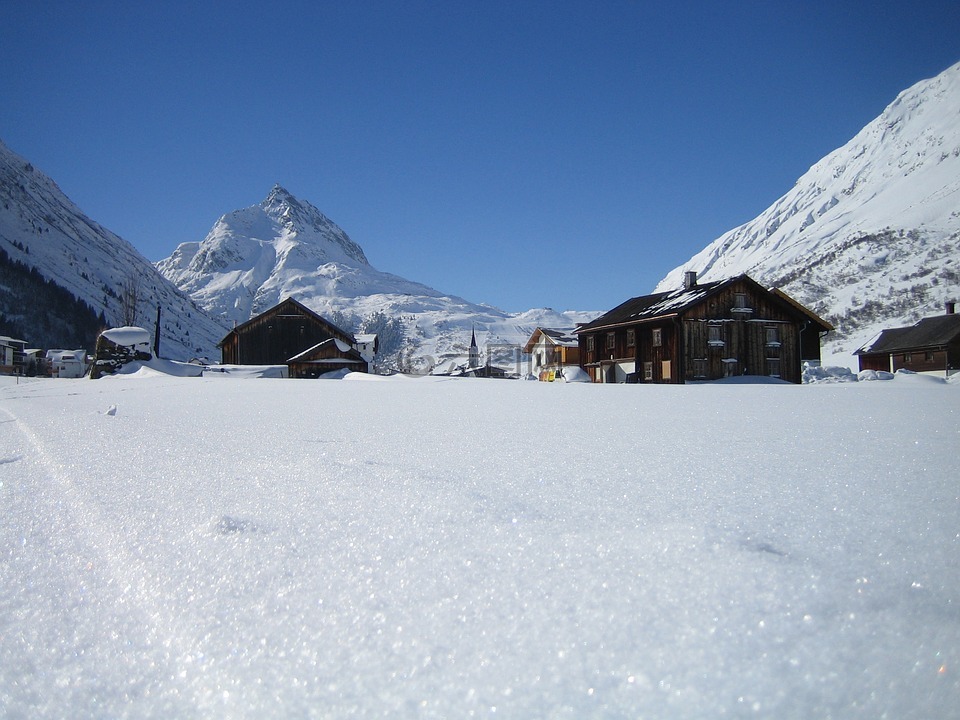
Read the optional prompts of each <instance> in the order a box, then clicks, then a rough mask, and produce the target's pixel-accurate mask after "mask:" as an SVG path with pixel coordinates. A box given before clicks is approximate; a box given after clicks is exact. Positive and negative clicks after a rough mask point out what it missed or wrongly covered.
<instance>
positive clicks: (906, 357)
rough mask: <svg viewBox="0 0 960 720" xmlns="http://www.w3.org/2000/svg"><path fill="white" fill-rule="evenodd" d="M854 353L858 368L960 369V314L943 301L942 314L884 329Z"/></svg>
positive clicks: (948, 371) (947, 373) (938, 372)
mask: <svg viewBox="0 0 960 720" xmlns="http://www.w3.org/2000/svg"><path fill="white" fill-rule="evenodd" d="M854 355H857V356H858V357H859V361H860V370H861V371H863V370H877V371H886V372H896V371H897V370H910V371H912V372H918V373H928V374H936V375H943V376H945V377H946V376H950V375H952V374H953V373H955V372H960V315H957V314H955V312H954V304H953V303H947V312H946V313H945V314H944V315H938V316H934V317H929V318H924V319H923V320H921V321H920V322H918V323H916V324H915V325H911V326H909V327H900V328H890V329H889V330H884V331H883V332H881V333H880V334H879V335H877V336H876V337H875V338H873V339H872V340H871V341H870V342H868V343H867V344H866V345H864V346H863V347H861V348H860V349H858V350H857V351H856V352H855V353H854Z"/></svg>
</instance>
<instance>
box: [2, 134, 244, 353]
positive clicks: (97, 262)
mask: <svg viewBox="0 0 960 720" xmlns="http://www.w3.org/2000/svg"><path fill="white" fill-rule="evenodd" d="M0 248H2V249H3V250H4V251H5V253H6V254H7V256H8V257H9V258H10V259H11V260H12V261H14V262H16V263H20V264H21V265H22V266H24V267H29V268H31V269H32V270H33V271H35V272H36V273H37V274H39V276H41V277H42V278H45V279H46V280H47V281H49V282H53V283H55V284H56V285H57V286H59V287H60V288H63V289H65V290H66V291H67V292H69V293H70V294H72V296H73V297H74V298H76V299H77V300H79V301H82V302H83V303H86V304H87V305H88V306H89V307H90V308H91V309H92V310H93V311H94V313H96V314H97V315H100V314H102V318H103V320H104V321H105V322H106V323H107V324H109V325H120V324H124V321H125V319H126V320H129V317H128V318H124V314H125V313H124V309H123V302H122V300H121V296H122V295H123V291H124V288H134V287H135V288H136V290H137V293H136V295H137V303H136V307H137V312H136V318H135V320H136V321H137V322H138V323H140V324H142V325H143V326H144V327H146V328H149V329H150V330H151V331H152V330H153V328H154V327H155V324H156V315H157V306H158V305H159V306H160V307H161V308H162V312H161V336H160V338H161V339H160V352H161V355H163V356H165V357H168V358H171V359H180V360H184V359H189V358H190V357H192V356H194V355H198V354H202V355H209V354H213V353H214V352H215V350H216V345H217V343H218V342H219V341H220V340H221V339H222V338H223V336H224V335H225V334H226V332H227V329H225V328H227V327H228V326H225V325H220V324H218V323H217V322H216V321H215V320H213V319H212V318H211V317H210V316H209V315H208V314H207V313H206V312H205V311H204V310H202V309H201V308H199V307H198V306H197V305H196V304H195V303H194V302H193V301H192V300H191V299H190V298H189V297H187V295H185V294H184V293H182V292H181V291H180V290H178V289H177V288H176V287H175V286H174V285H173V284H172V283H170V282H169V281H168V280H166V279H165V278H164V277H162V276H161V275H160V274H159V273H158V272H157V271H156V269H155V268H154V266H153V264H152V263H151V262H150V261H149V260H147V259H146V258H144V257H143V256H142V255H140V253H138V252H137V251H136V250H135V249H134V247H133V246H132V245H131V244H130V243H128V242H127V241H126V240H124V239H123V238H121V237H119V236H118V235H116V234H114V233H112V232H110V231H109V230H107V229H106V228H104V227H102V226H101V225H99V224H98V223H96V222H94V221H93V220H91V219H90V218H88V217H87V216H86V215H85V214H84V213H83V212H82V211H81V210H80V209H79V208H78V207H77V206H76V205H74V204H73V202H71V201H70V199H69V198H67V196H66V195H64V194H63V192H62V191H61V190H60V188H59V187H57V185H56V183H54V182H53V180H51V179H50V178H49V177H47V176H46V175H44V174H43V173H42V172H40V171H39V170H37V169H36V168H34V167H33V165H32V164H31V163H30V162H28V161H27V160H26V159H24V158H22V157H21V156H19V155H17V154H16V153H14V152H13V151H11V150H10V149H9V148H7V146H6V145H4V144H3V143H2V142H0ZM127 314H128V315H129V313H127ZM21 325H23V323H21ZM30 332H31V328H30V327H26V328H24V334H25V335H28V337H24V338H23V339H25V340H27V342H28V343H31V342H33V343H35V342H37V340H36V339H34V338H32V337H29V335H30ZM87 349H88V350H93V348H92V347H90V348H87Z"/></svg>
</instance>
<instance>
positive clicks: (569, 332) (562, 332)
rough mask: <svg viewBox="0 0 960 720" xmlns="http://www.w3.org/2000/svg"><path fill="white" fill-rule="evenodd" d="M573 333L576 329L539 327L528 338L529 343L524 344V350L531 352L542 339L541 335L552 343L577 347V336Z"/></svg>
mask: <svg viewBox="0 0 960 720" xmlns="http://www.w3.org/2000/svg"><path fill="white" fill-rule="evenodd" d="M573 333H574V331H573V329H572V328H569V329H557V328H543V327H538V328H537V329H536V330H534V331H533V334H532V335H531V336H530V339H529V340H527V344H526V345H524V346H523V351H524V352H525V353H529V352H531V351H532V350H533V346H534V345H536V344H537V343H538V342H539V341H540V338H541V337H542V338H545V339H546V340H547V342H549V343H550V344H551V345H558V346H561V347H577V345H578V342H577V337H576V335H574V334H573Z"/></svg>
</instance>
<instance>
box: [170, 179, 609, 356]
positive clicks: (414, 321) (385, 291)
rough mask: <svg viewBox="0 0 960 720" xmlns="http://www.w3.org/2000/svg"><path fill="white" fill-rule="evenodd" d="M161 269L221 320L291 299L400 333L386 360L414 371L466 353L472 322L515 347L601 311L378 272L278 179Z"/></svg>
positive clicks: (486, 336)
mask: <svg viewBox="0 0 960 720" xmlns="http://www.w3.org/2000/svg"><path fill="white" fill-rule="evenodd" d="M156 267H157V269H158V270H159V271H160V273H161V274H163V275H164V276H165V277H166V278H168V279H169V280H170V281H171V282H173V283H174V284H176V285H177V286H178V287H179V288H180V289H182V290H183V291H184V292H186V293H188V294H189V295H190V296H191V297H192V298H193V299H194V300H195V301H196V302H197V303H198V304H200V305H201V306H202V307H204V308H205V309H206V310H207V312H209V313H211V314H212V315H214V316H216V317H218V318H219V319H220V320H221V322H226V323H240V322H245V321H246V320H248V319H249V318H250V317H251V316H253V315H256V314H257V313H260V312H263V311H264V310H266V309H268V308H269V307H272V306H274V305H276V304H277V303H278V302H280V301H281V300H282V299H284V298H286V297H294V298H296V299H297V300H298V301H300V302H302V303H303V304H304V305H306V306H307V307H309V308H311V309H312V310H314V311H316V312H318V313H320V314H321V315H325V316H328V317H331V318H335V319H336V320H338V321H339V322H340V324H343V325H345V326H349V327H348V329H351V330H354V331H357V330H364V331H366V332H378V333H380V334H384V335H389V336H391V337H395V338H396V343H395V344H394V346H393V347H390V348H387V352H386V353H385V357H383V358H381V366H384V367H388V368H393V369H403V370H410V371H420V372H422V371H426V370H431V369H435V368H437V367H438V366H446V365H449V364H451V363H452V364H454V365H455V364H457V363H458V362H459V361H460V360H461V359H465V358H466V357H467V355H468V352H469V347H468V343H469V337H470V332H471V330H472V329H473V328H474V327H475V328H476V329H477V333H478V336H479V339H480V342H481V343H482V344H484V345H497V346H503V347H506V346H510V345H513V346H517V345H522V344H523V343H525V342H526V340H527V339H528V338H529V336H530V335H531V334H532V333H533V330H534V329H535V327H536V326H537V325H538V324H545V323H548V322H550V323H552V324H556V323H557V322H559V323H560V324H561V325H563V326H565V327H571V328H572V327H573V325H574V324H575V323H576V322H580V321H583V320H585V319H589V318H590V317H592V316H593V315H594V314H595V313H592V312H588V313H577V312H572V313H568V314H566V315H564V314H563V313H556V312H554V311H552V310H549V309H540V310H539V311H538V310H528V311H526V312H524V313H507V312H505V311H503V310H501V309H499V308H496V307H493V306H491V305H485V304H480V303H473V302H471V301H469V300H466V299H464V298H461V297H458V296H456V295H451V294H448V293H444V292H441V291H439V290H436V289H434V288H432V287H429V286H427V285H424V284H423V283H418V282H415V281H412V280H407V279H405V278H402V277H400V276H398V275H394V274H392V273H388V272H383V271H380V270H378V269H376V268H375V267H373V266H372V265H371V264H370V262H369V261H368V260H367V258H366V255H365V254H364V253H363V249H362V248H361V247H360V246H359V245H357V244H356V243H355V242H354V241H353V240H351V239H350V237H349V236H348V235H347V233H346V232H344V231H343V230H342V229H341V228H340V227H339V226H337V225H336V223H334V222H333V221H332V220H330V219H329V218H327V217H326V216H325V215H324V214H323V213H322V212H320V210H318V209H317V208H316V207H315V206H313V205H312V204H311V203H309V202H307V201H305V200H302V199H300V198H297V197H296V196H294V195H293V194H292V193H290V192H289V191H287V190H286V189H285V188H283V187H282V186H281V185H279V184H278V185H274V187H273V189H272V190H271V191H270V192H269V194H268V195H267V197H266V198H265V199H264V200H263V201H261V202H260V203H258V204H257V205H252V206H250V207H247V208H242V209H240V210H234V211H232V212H229V213H226V214H224V215H222V216H221V217H220V218H219V220H217V222H216V223H215V224H214V226H213V227H212V228H211V230H210V232H209V233H207V236H206V237H205V238H204V239H203V240H202V241H200V242H189V243H183V244H181V245H180V246H178V247H177V248H176V249H175V250H174V252H173V253H172V254H171V255H170V257H168V258H166V259H164V260H161V261H159V262H158V263H156ZM388 321H390V322H392V323H393V325H392V326H391V327H389V328H385V325H384V323H386V322H388ZM384 330H387V332H384Z"/></svg>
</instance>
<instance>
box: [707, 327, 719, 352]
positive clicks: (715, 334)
mask: <svg viewBox="0 0 960 720" xmlns="http://www.w3.org/2000/svg"><path fill="white" fill-rule="evenodd" d="M707 345H712V346H716V347H723V325H707Z"/></svg>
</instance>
